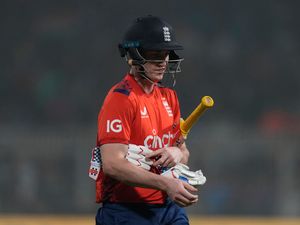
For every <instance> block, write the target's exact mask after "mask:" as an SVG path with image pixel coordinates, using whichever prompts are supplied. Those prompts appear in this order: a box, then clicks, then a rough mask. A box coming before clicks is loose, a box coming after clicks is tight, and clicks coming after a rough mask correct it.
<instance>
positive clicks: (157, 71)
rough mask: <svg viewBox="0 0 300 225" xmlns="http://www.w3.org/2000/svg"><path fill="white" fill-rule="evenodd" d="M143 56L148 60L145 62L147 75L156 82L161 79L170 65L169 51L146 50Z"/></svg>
mask: <svg viewBox="0 0 300 225" xmlns="http://www.w3.org/2000/svg"><path fill="white" fill-rule="evenodd" d="M143 57H144V58H145V59H146V60H147V62H146V63H145V64H144V70H145V72H146V74H147V76H148V77H149V78H150V79H151V80H153V81H155V82H158V81H161V80H162V79H163V77H164V73H165V72H166V68H167V65H168V61H169V51H145V52H144V53H143ZM148 60H149V61H148Z"/></svg>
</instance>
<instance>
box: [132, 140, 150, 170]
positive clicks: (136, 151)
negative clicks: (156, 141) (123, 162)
mask: <svg viewBox="0 0 300 225" xmlns="http://www.w3.org/2000/svg"><path fill="white" fill-rule="evenodd" d="M151 152H152V150H150V149H148V148H146V147H145V146H143V145H134V144H129V145H128V153H127V155H126V159H127V160H128V161H129V162H131V163H132V164H134V165H136V166H139V167H142V168H143V169H145V170H150V168H151V165H152V164H153V161H152V160H150V159H146V158H145V155H146V154H149V153H151Z"/></svg>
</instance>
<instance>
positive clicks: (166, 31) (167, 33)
mask: <svg viewBox="0 0 300 225" xmlns="http://www.w3.org/2000/svg"><path fill="white" fill-rule="evenodd" d="M163 31H164V39H165V41H171V34H170V30H169V27H163Z"/></svg>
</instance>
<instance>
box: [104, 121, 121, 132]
mask: <svg viewBox="0 0 300 225" xmlns="http://www.w3.org/2000/svg"><path fill="white" fill-rule="evenodd" d="M110 131H112V132H115V133H120V132H121V131H122V122H121V120H117V119H116V120H113V121H111V122H110V120H107V122H106V132H107V133H109V132H110Z"/></svg>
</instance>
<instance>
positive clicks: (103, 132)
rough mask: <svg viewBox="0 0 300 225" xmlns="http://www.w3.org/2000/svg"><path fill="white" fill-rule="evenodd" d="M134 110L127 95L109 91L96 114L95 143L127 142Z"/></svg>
mask: <svg viewBox="0 0 300 225" xmlns="http://www.w3.org/2000/svg"><path fill="white" fill-rule="evenodd" d="M134 112H135V111H134V104H133V103H132V102H131V101H130V97H129V96H128V95H125V94H122V93H119V92H110V93H109V94H108V96H107V97H106V99H105V101H104V103H103V106H102V108H101V110H100V112H99V115H98V134H97V144H98V145H99V146H101V145H103V144H107V143H122V144H128V143H129V140H130V135H131V125H132V123H133V120H134V114H135V113H134Z"/></svg>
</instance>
